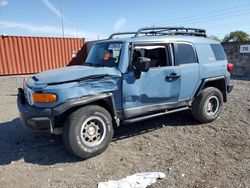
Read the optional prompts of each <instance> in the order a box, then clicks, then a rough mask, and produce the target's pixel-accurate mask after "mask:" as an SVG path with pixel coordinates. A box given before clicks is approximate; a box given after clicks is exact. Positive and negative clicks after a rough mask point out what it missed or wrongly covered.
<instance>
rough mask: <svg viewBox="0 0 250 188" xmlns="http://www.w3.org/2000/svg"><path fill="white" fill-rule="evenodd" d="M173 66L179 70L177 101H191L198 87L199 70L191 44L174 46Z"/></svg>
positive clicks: (184, 43) (178, 43)
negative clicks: (179, 82)
mask: <svg viewBox="0 0 250 188" xmlns="http://www.w3.org/2000/svg"><path fill="white" fill-rule="evenodd" d="M174 54H175V66H177V67H179V68H180V72H181V75H180V76H181V87H180V95H179V99H178V101H179V102H181V101H186V100H189V99H191V97H192V96H193V93H194V92H195V90H196V88H197V87H198V83H199V78H200V69H199V63H198V58H197V54H196V50H195V47H194V45H193V44H192V43H188V42H177V43H175V44H174Z"/></svg>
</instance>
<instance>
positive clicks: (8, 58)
mask: <svg viewBox="0 0 250 188" xmlns="http://www.w3.org/2000/svg"><path fill="white" fill-rule="evenodd" d="M74 56H75V57H74ZM85 58H86V50H85V45H84V39H82V38H81V39H80V38H54V37H22V36H0V75H1V76H3V75H16V74H31V73H37V72H41V71H45V70H50V69H54V68H59V67H64V66H69V65H76V64H81V63H83V62H84V60H85Z"/></svg>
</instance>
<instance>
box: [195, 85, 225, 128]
mask: <svg viewBox="0 0 250 188" xmlns="http://www.w3.org/2000/svg"><path fill="white" fill-rule="evenodd" d="M222 103H223V97H222V93H221V91H220V90H218V89H217V88H214V87H208V88H205V89H203V90H202V91H201V93H200V94H199V96H198V97H197V98H196V99H195V100H194V102H193V104H192V115H193V117H194V118H195V119H196V120H197V121H199V122H202V123H209V122H212V121H214V120H215V119H217V118H218V116H219V114H220V111H221V108H222Z"/></svg>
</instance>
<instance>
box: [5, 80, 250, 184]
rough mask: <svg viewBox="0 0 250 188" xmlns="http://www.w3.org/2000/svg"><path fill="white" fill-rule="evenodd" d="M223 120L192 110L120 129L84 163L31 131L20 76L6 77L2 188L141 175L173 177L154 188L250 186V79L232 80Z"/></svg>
mask: <svg viewBox="0 0 250 188" xmlns="http://www.w3.org/2000/svg"><path fill="white" fill-rule="evenodd" d="M233 83H234V85H235V88H234V90H233V92H232V93H231V94H230V95H229V101H228V102H227V103H226V104H225V105H224V110H223V112H222V114H221V115H220V117H219V118H218V119H217V120H216V121H215V122H213V123H209V124H202V125H201V124H198V123H197V122H196V121H194V120H193V118H192V117H191V116H190V113H189V112H181V113H176V114H172V115H168V116H164V117H161V118H156V119H152V120H147V121H144V122H140V123H134V124H131V125H127V126H123V127H120V128H119V129H117V130H116V131H115V136H114V139H113V141H112V143H111V144H110V145H109V147H108V149H107V150H106V151H105V152H104V153H102V154H101V155H99V156H97V157H94V158H91V159H88V160H84V161H82V160H79V159H78V158H76V157H73V156H72V155H71V154H70V153H68V152H67V151H66V149H65V147H64V146H63V143H62V139H61V137H59V136H49V135H33V134H31V133H30V132H28V131H26V130H24V129H23V128H22V126H21V123H20V120H19V118H18V111H17V107H16V97H15V96H14V94H16V90H17V87H20V86H21V85H22V78H20V77H0V96H1V105H0V140H1V142H0V187H1V188H4V187H60V188H63V187H86V188H92V187H93V188H94V187H96V185H97V183H98V182H100V181H106V180H111V179H120V178H124V177H126V176H127V175H131V174H134V173H137V172H146V171H160V172H164V173H165V174H166V178H165V179H164V180H160V181H157V183H155V184H153V186H151V187H152V188H166V187H212V188H215V187H217V188H219V187H225V188H230V187H232V188H235V187H237V188H241V187H244V188H245V187H250V123H249V122H250V95H249V93H250V81H239V80H234V81H233Z"/></svg>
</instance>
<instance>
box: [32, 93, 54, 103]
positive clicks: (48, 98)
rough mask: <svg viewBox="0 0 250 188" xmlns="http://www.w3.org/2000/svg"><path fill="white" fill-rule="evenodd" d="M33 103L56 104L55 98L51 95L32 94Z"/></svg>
mask: <svg viewBox="0 0 250 188" xmlns="http://www.w3.org/2000/svg"><path fill="white" fill-rule="evenodd" d="M32 98H33V102H41V103H50V102H56V101H57V96H56V95H55V94H53V93H33V94H32Z"/></svg>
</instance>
